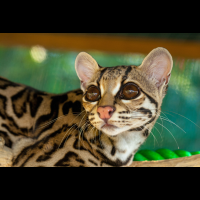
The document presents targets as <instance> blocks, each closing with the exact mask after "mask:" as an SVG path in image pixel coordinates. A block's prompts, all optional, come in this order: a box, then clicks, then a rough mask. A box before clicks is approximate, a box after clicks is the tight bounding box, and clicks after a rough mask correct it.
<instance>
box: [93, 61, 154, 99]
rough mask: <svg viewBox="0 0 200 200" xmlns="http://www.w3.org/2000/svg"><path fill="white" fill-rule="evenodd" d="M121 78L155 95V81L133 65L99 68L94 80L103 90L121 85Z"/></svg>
mask: <svg viewBox="0 0 200 200" xmlns="http://www.w3.org/2000/svg"><path fill="white" fill-rule="evenodd" d="M123 80H125V81H124V83H126V82H134V83H136V84H137V85H138V86H139V87H140V88H141V89H143V90H144V91H146V92H147V93H150V94H152V95H153V96H154V95H155V96H156V92H157V89H156V87H155V83H154V82H153V81H152V80H149V79H148V78H147V76H146V75H145V74H144V73H143V71H142V70H141V69H139V68H138V67H137V66H135V65H131V66H116V67H105V68H100V71H99V73H97V74H96V80H95V81H97V82H98V83H99V85H100V86H103V88H104V90H112V89H114V88H116V89H117V88H118V86H119V85H120V86H121V84H122V82H123ZM118 89H119V88H118Z"/></svg>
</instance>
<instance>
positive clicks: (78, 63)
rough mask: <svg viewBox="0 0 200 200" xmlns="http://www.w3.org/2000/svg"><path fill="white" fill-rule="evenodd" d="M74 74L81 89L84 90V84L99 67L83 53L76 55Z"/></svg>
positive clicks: (90, 57)
mask: <svg viewBox="0 0 200 200" xmlns="http://www.w3.org/2000/svg"><path fill="white" fill-rule="evenodd" d="M75 69H76V73H77V75H78V77H79V79H80V81H81V89H82V90H85V89H86V88H85V86H86V84H87V83H88V82H89V81H90V80H91V78H92V77H93V76H94V75H95V73H96V72H97V71H98V70H99V66H98V64H97V62H96V60H95V59H94V58H92V56H90V55H89V54H87V53H85V52H81V53H79V54H78V56H77V57H76V60H75Z"/></svg>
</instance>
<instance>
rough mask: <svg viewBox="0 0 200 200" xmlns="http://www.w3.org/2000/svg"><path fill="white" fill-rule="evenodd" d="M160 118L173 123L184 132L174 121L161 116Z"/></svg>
mask: <svg viewBox="0 0 200 200" xmlns="http://www.w3.org/2000/svg"><path fill="white" fill-rule="evenodd" d="M162 119H164V120H165V121H167V122H170V123H171V124H174V125H175V126H176V127H178V128H179V129H180V130H182V131H183V132H184V133H186V132H185V131H184V130H183V129H182V128H181V127H180V126H178V125H177V124H176V123H174V122H172V121H171V120H169V119H166V118H163V117H162Z"/></svg>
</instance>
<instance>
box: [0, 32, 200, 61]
mask: <svg viewBox="0 0 200 200" xmlns="http://www.w3.org/2000/svg"><path fill="white" fill-rule="evenodd" d="M0 45H6V46H16V45H17V46H33V45H42V46H44V47H46V48H48V49H63V50H75V51H89V50H98V51H106V52H113V53H142V54H147V53H149V52H150V51H151V50H152V49H154V48H156V47H164V48H166V49H168V50H169V52H170V53H171V54H172V56H173V57H182V58H200V43H199V42H194V41H193V42H192V41H178V40H168V39H150V38H138V37H124V36H110V35H109V36H107V35H95V34H71V33H70V34H66V33H65V34H58V33H57V34H56V33H0Z"/></svg>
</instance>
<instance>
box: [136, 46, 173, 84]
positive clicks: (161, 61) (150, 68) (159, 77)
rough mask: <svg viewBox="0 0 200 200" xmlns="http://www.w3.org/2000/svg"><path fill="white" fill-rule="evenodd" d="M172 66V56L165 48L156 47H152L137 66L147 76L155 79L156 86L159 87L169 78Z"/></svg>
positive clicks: (167, 81) (166, 82)
mask: <svg viewBox="0 0 200 200" xmlns="http://www.w3.org/2000/svg"><path fill="white" fill-rule="evenodd" d="M172 67H173V60H172V56H171V54H170V53H169V51H168V50H167V49H165V48H162V47H158V48H156V49H153V50H152V51H151V52H150V53H149V54H148V55H147V56H146V57H145V59H144V60H143V62H142V64H141V65H140V66H139V68H141V69H142V70H143V71H144V73H145V74H147V75H148V76H149V78H153V79H155V80H156V86H157V87H158V88H159V87H160V86H161V85H163V84H164V83H165V85H167V84H168V83H169V80H170V76H171V70H172Z"/></svg>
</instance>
